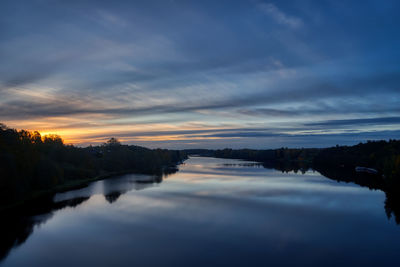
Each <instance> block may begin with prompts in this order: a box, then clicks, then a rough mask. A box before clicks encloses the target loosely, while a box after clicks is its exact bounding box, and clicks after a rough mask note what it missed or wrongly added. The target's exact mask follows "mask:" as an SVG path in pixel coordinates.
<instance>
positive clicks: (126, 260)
mask: <svg viewBox="0 0 400 267" xmlns="http://www.w3.org/2000/svg"><path fill="white" fill-rule="evenodd" d="M384 201H385V194H384V193H383V192H381V191H374V190H369V189H368V188H364V187H360V186H358V185H355V184H350V183H339V182H336V181H333V180H330V179H327V178H325V177H323V176H321V175H320V174H319V173H317V172H312V171H309V172H306V173H304V174H301V173H297V174H296V173H293V172H292V173H291V172H289V173H281V172H279V171H277V170H273V169H265V168H263V167H261V166H258V165H257V164H249V162H245V161H239V160H230V159H216V158H204V157H191V158H190V159H189V160H187V161H186V162H185V163H184V164H183V165H181V166H180V167H179V171H178V172H177V173H175V174H172V175H169V176H167V177H163V178H162V179H161V178H155V177H151V176H145V175H124V176H119V177H115V178H112V179H107V180H103V181H98V182H94V183H92V184H91V185H90V186H89V187H87V188H83V189H80V190H75V191H70V192H66V193H61V194H57V195H56V196H55V197H54V202H55V203H58V202H59V203H67V204H65V205H59V208H58V209H53V211H51V212H49V213H44V214H41V215H37V216H32V217H30V218H29V223H30V225H31V228H30V230H25V231H27V232H28V233H25V237H24V238H19V239H18V240H19V241H17V242H16V244H14V246H13V248H11V249H10V250H9V251H8V254H7V253H6V254H5V255H4V257H3V260H2V261H1V262H0V265H1V266H135V265H136V266H159V265H162V266H210V265H228V266H232V265H239V266H249V265H252V266H255V265H257V266H267V265H268V266H271V265H272V266H274V265H312V264H313V265H318V266H343V265H353V266H354V265H355V266H366V265H375V266H382V265H386V266H400V254H399V249H400V226H398V225H397V224H396V223H395V221H394V219H393V218H392V219H390V220H389V219H388V218H387V216H386V213H385V209H384ZM25 239H26V240H25ZM2 246H3V247H4V245H2Z"/></svg>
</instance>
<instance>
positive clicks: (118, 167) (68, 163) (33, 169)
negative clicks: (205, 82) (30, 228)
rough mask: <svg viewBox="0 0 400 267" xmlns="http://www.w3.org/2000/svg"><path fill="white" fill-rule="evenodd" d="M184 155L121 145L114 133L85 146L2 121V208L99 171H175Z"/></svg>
mask: <svg viewBox="0 0 400 267" xmlns="http://www.w3.org/2000/svg"><path fill="white" fill-rule="evenodd" d="M185 158H186V155H185V153H184V152H182V151H177V150H166V149H148V148H144V147H140V146H133V145H122V144H121V143H120V142H119V141H118V140H117V139H115V138H111V139H110V140H109V141H108V142H106V143H104V144H102V145H99V146H89V147H85V148H81V147H76V146H73V145H66V144H64V142H63V140H62V138H61V137H60V136H58V135H46V136H41V134H40V133H39V132H37V131H35V132H30V131H26V130H19V131H17V130H15V129H11V128H8V127H6V126H5V125H4V124H0V173H1V175H0V177H1V178H0V207H2V206H6V205H8V204H11V203H15V202H18V201H21V200H24V199H29V198H30V197H32V196H35V195H36V194H38V193H39V192H42V191H46V190H50V191H51V190H52V189H54V188H62V186H65V185H69V184H74V183H75V184H78V183H79V181H85V180H87V179H91V178H94V177H97V176H105V175H107V174H113V173H122V172H136V173H144V174H157V175H160V174H162V173H163V172H168V171H171V170H172V171H174V169H175V168H176V167H175V166H176V164H178V163H179V162H181V161H183V160H184V159H185Z"/></svg>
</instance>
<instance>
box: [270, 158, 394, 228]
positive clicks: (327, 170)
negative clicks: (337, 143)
mask: <svg viewBox="0 0 400 267" xmlns="http://www.w3.org/2000/svg"><path fill="white" fill-rule="evenodd" d="M263 166H264V167H265V168H273V169H276V170H279V171H281V172H291V171H294V172H295V173H297V172H298V171H301V172H302V173H303V174H304V173H305V172H306V171H307V170H309V169H311V167H310V166H307V165H302V164H297V163H296V162H286V163H284V162H282V163H280V164H271V163H270V164H268V163H263ZM313 169H314V170H316V171H318V172H319V173H320V174H321V175H323V176H324V177H326V178H329V179H331V180H335V181H338V182H346V183H355V184H358V185H360V186H364V187H368V188H369V189H377V190H381V191H383V192H385V195H386V200H385V205H384V208H385V212H386V215H387V217H388V219H389V220H390V219H391V218H392V216H393V217H394V220H395V221H396V223H397V224H400V195H399V193H398V192H393V191H390V188H387V186H385V184H384V180H383V179H382V177H381V176H379V175H375V174H369V173H359V172H356V171H355V170H353V169H348V168H333V167H327V166H318V167H315V166H314V167H313ZM388 189H389V190H388Z"/></svg>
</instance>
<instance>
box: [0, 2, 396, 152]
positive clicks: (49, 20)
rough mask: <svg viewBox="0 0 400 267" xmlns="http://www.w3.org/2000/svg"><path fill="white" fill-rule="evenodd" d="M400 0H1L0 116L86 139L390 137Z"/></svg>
mask: <svg viewBox="0 0 400 267" xmlns="http://www.w3.org/2000/svg"><path fill="white" fill-rule="evenodd" d="M399 5H400V4H399V2H398V1H394V0H393V1H390V0H389V1H386V2H385V3H384V4H382V3H380V2H378V1H368V2H366V3H363V4H362V5H360V3H359V2H358V1H347V2H346V3H341V4H339V3H338V2H337V1H334V0H325V1H302V0H293V1H290V2H286V1H272V0H271V1H225V0H223V1H179V0H178V1H113V2H109V1H90V0H88V1H50V0H48V1H47V0H44V1H38V0H32V1H11V0H4V1H1V2H0V40H1V42H0V58H1V61H0V122H2V123H5V124H7V125H9V126H11V127H16V128H25V129H31V130H40V131H41V132H43V133H58V134H61V135H63V137H64V138H65V139H66V141H67V142H72V143H76V144H81V145H86V144H91V143H99V142H103V141H104V140H105V139H106V138H108V137H110V136H116V137H120V138H121V139H122V140H123V141H124V142H129V143H138V144H143V145H148V146H165V147H180V148H182V147H196V146H199V147H215V146H218V147H225V146H227V147H228V146H234V147H276V146H277V145H279V146H286V145H287V146H289V145H292V146H309V145H323V144H324V142H325V144H326V145H331V144H336V143H346V144H349V143H357V142H359V141H362V140H366V139H367V138H373V139H375V138H376V139H381V138H383V139H387V138H392V137H393V136H394V134H395V133H397V132H396V131H399V130H400V122H399V120H398V118H400V108H399V107H400V64H399V62H400V52H399V49H398V47H400V39H399V38H398V26H400V19H399V16H398V15H397V12H396V11H397V10H398V9H399V7H400V6H399ZM354 10H357V12H353V11H354ZM339 18H340V19H339ZM316 140H319V141H318V142H317V141H316Z"/></svg>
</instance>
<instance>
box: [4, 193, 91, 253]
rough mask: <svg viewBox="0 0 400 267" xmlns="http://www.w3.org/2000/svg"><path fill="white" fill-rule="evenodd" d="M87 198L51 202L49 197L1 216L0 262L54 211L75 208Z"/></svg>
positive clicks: (51, 215)
mask: <svg viewBox="0 0 400 267" xmlns="http://www.w3.org/2000/svg"><path fill="white" fill-rule="evenodd" d="M88 199H89V197H79V198H74V199H69V200H64V201H60V202H53V201H52V198H51V197H46V198H43V199H41V200H40V201H35V202H34V203H31V204H30V205H25V206H24V207H23V208H19V209H18V210H13V211H9V212H8V213H5V214H2V216H3V220H2V221H1V222H0V227H1V229H0V236H1V240H0V260H2V259H4V258H5V257H6V256H7V255H8V253H9V252H10V250H11V249H12V248H13V247H17V246H19V245H21V244H23V243H24V242H25V241H26V240H27V239H28V237H29V236H30V235H31V234H32V233H33V230H34V227H35V226H36V225H40V224H43V223H45V222H46V221H47V220H49V219H50V218H51V217H53V214H54V211H57V210H60V209H63V208H66V207H76V206H78V205H80V204H82V203H83V202H85V201H87V200H88Z"/></svg>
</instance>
